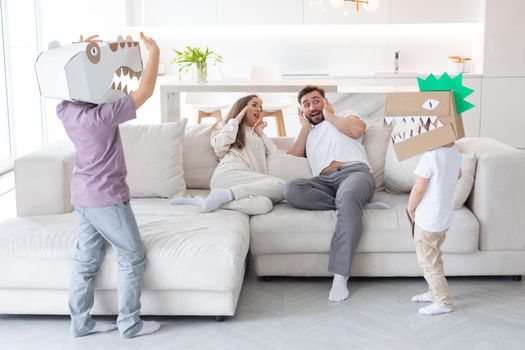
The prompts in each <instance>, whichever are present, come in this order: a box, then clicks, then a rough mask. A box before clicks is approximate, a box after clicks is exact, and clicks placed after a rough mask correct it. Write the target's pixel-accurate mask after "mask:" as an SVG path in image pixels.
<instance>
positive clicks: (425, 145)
mask: <svg viewBox="0 0 525 350" xmlns="http://www.w3.org/2000/svg"><path fill="white" fill-rule="evenodd" d="M384 115H385V124H387V125H394V130H393V132H392V135H391V142H392V143H393V144H394V150H395V152H396V155H397V158H398V159H399V160H400V161H401V160H405V159H407V158H410V157H413V156H415V155H418V154H421V153H424V152H427V151H430V150H433V149H435V148H438V147H441V146H444V145H447V144H449V143H451V142H454V141H456V140H458V139H460V138H462V137H464V136H465V132H464V130H463V121H462V119H461V115H459V114H458V113H457V112H456V104H455V101H454V93H453V92H452V91H431V92H396V93H389V94H387V98H386V104H385V114H384Z"/></svg>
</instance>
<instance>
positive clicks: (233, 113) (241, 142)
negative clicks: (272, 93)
mask: <svg viewBox="0 0 525 350" xmlns="http://www.w3.org/2000/svg"><path fill="white" fill-rule="evenodd" d="M253 98H259V96H257V95H248V96H244V97H241V98H240V99H238V100H237V101H235V103H234V104H233V106H232V107H231V108H230V111H229V112H228V115H227V116H226V119H224V120H223V123H224V124H223V125H226V124H227V123H228V122H229V121H230V119H232V118H235V117H237V115H239V113H240V112H241V111H242V109H243V108H244V107H246V105H248V102H250V101H251V100H252V99H253ZM241 124H242V123H241ZM245 145H246V131H245V130H244V128H242V127H241V125H239V130H238V131H237V136H236V137H235V142H234V143H233V145H232V146H233V147H235V148H238V149H243V148H244V146H245Z"/></svg>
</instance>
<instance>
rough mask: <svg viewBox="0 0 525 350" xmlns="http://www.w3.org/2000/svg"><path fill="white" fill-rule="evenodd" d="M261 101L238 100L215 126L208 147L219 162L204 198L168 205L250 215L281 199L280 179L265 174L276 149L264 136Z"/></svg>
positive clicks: (258, 212) (174, 202) (282, 181)
mask: <svg viewBox="0 0 525 350" xmlns="http://www.w3.org/2000/svg"><path fill="white" fill-rule="evenodd" d="M261 112H262V100H261V99H260V98H259V97H258V96H256V95H248V96H245V97H242V98H240V99H238V100H237V101H236V102H235V103H234V105H233V106H232V108H231V109H230V112H229V113H228V116H227V117H226V119H225V120H224V121H222V122H219V123H217V124H216V125H215V127H214V130H213V131H212V134H211V144H212V146H213V149H214V151H215V154H216V155H217V156H218V157H219V158H220V159H221V161H220V163H219V165H218V166H217V168H216V169H215V171H214V172H213V176H212V178H211V182H210V188H211V192H210V194H209V195H208V197H207V198H204V197H193V198H182V197H179V198H176V199H174V200H173V202H172V204H177V205H180V204H189V205H197V206H200V207H201V212H203V213H208V212H211V211H214V210H216V209H218V208H219V207H221V208H224V209H234V210H239V211H242V212H244V213H246V214H250V215H259V214H264V213H267V212H269V211H270V210H272V208H273V203H277V202H280V201H282V200H283V194H282V188H283V185H284V180H282V179H279V178H276V177H273V176H270V175H268V157H269V156H270V155H272V154H275V153H277V147H275V145H274V144H273V142H272V141H271V140H270V139H269V138H268V136H266V135H265V134H264V128H265V127H266V125H267V124H266V122H264V121H263V120H262V118H261Z"/></svg>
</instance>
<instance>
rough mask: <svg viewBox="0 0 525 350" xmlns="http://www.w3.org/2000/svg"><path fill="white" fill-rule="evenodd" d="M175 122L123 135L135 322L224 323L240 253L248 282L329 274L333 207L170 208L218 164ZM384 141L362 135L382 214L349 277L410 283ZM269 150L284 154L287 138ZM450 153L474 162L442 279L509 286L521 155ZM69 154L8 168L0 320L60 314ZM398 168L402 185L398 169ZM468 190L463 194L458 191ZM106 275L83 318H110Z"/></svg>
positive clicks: (382, 132) (288, 163) (49, 151)
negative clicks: (135, 274) (138, 266)
mask: <svg viewBox="0 0 525 350" xmlns="http://www.w3.org/2000/svg"><path fill="white" fill-rule="evenodd" d="M184 126H185V122H184V121H183V122H179V123H169V124H163V125H156V126H136V125H134V126H125V127H123V128H121V133H122V138H123V143H124V151H125V157H126V163H127V166H128V183H129V186H130V189H131V193H132V197H133V198H132V201H131V203H132V208H133V211H134V212H135V214H136V217H137V221H138V224H139V228H140V231H141V234H142V237H143V240H144V242H145V246H146V252H147V253H146V255H147V256H146V271H145V278H144V290H143V297H142V305H143V306H142V314H145V315H212V316H217V317H219V318H218V319H219V320H220V319H221V317H222V316H227V315H233V314H234V313H235V308H236V304H237V300H238V297H239V293H240V290H241V287H242V282H243V276H244V270H245V262H246V257H247V254H248V249H250V250H251V254H252V256H253V261H254V263H255V269H256V273H257V275H259V276H328V275H329V273H328V272H327V271H326V267H327V260H328V249H329V245H330V239H331V234H332V233H333V229H334V225H335V213H334V212H332V211H317V212H310V211H303V210H298V209H294V208H292V207H290V206H289V205H288V204H286V203H282V204H278V205H276V206H275V207H274V210H273V211H272V212H270V213H268V214H266V215H260V216H253V217H251V218H250V217H249V216H247V215H244V214H242V213H238V212H234V211H229V210H218V211H216V212H214V213H209V214H200V213H198V212H197V208H195V207H190V206H177V207H175V206H170V205H169V200H168V198H169V197H171V196H173V195H176V194H182V193H183V192H184V191H185V190H186V191H187V192H188V193H190V194H206V193H207V191H208V184H209V180H210V177H211V174H212V172H213V169H214V167H215V166H216V165H217V163H218V159H217V158H216V157H215V155H214V154H213V151H212V149H211V146H210V144H209V135H210V127H209V126H204V125H199V126H192V127H189V128H187V129H186V131H185V135H184V130H185V129H184ZM388 136H389V130H388V129H385V128H383V127H379V126H375V127H374V126H372V127H369V128H368V130H367V133H366V134H365V138H364V145H365V148H366V149H367V153H368V156H369V160H370V162H371V164H372V168H373V170H374V177H375V178H376V182H377V185H378V190H379V191H378V192H377V193H376V197H375V200H379V201H383V202H386V203H389V204H390V205H391V209H387V210H365V212H364V223H365V228H364V232H363V238H362V241H361V243H360V245H359V247H358V252H359V254H357V256H356V258H355V261H354V265H353V275H354V276H419V275H421V271H420V269H419V268H418V267H417V263H416V258H415V253H414V246H413V242H412V240H411V237H410V233H409V232H410V229H409V224H408V221H407V219H406V215H405V212H404V208H405V205H406V202H407V199H408V194H407V193H389V192H385V191H384V190H382V189H384V188H385V183H386V187H387V188H389V182H390V190H391V191H392V190H396V186H392V185H393V184H394V183H395V181H396V179H395V178H396V176H398V174H400V173H401V171H399V169H397V170H396V168H395V167H392V166H389V164H390V163H389V159H390V158H389V157H391V155H390V154H389V150H388V147H387V145H388ZM275 141H276V143H277V144H278V147H280V148H283V149H284V148H286V147H288V146H290V144H291V142H292V140H290V139H276V140H275ZM460 146H461V148H462V150H463V151H465V152H468V153H470V154H473V155H475V156H473V157H474V159H477V166H475V164H476V163H474V166H475V168H476V173H475V177H474V185H473V189H472V193H471V194H470V196H469V199H468V201H467V202H466V205H465V206H461V208H460V209H459V210H457V211H456V220H455V222H454V225H453V226H452V228H451V230H450V232H449V234H448V237H447V241H446V243H445V245H444V247H443V249H444V260H445V269H446V272H447V274H448V275H513V276H520V275H522V274H524V273H525V215H523V213H524V210H523V209H524V199H525V176H524V175H525V153H523V152H520V151H518V150H515V149H513V148H511V147H509V146H506V145H504V144H502V143H499V142H496V141H494V140H490V139H483V138H480V139H478V138H476V139H464V140H461V141H460ZM73 157H74V151H73V149H72V146H71V145H70V144H69V143H68V142H62V143H59V144H55V145H52V146H49V147H46V148H44V149H42V150H40V151H37V152H35V153H32V154H30V155H27V156H25V157H22V158H20V159H18V160H17V161H16V162H15V180H16V192H17V193H16V195H17V210H18V216H19V217H18V218H15V219H11V220H8V221H4V222H1V223H0V300H1V302H0V313H1V314H67V313H68V310H67V296H68V287H69V276H70V273H71V268H72V266H73V258H72V254H73V249H72V247H73V241H74V239H75V229H76V214H75V213H74V212H72V206H71V204H70V203H69V193H70V192H69V182H70V178H71V171H72V164H73ZM385 159H386V160H387V161H386V164H387V166H386V167H385ZM398 166H399V164H398ZM401 167H402V168H403V169H404V170H405V171H406V170H407V169H408V172H406V174H405V175H404V176H405V177H406V176H408V175H407V174H410V164H408V163H404V164H401ZM269 168H270V173H271V174H273V175H275V176H280V177H282V178H285V179H291V178H294V177H296V176H309V170H308V167H307V163H306V161H305V159H302V158H295V157H291V156H287V155H284V154H283V155H278V156H276V157H274V158H273V159H272V160H271V162H270V167H269ZM389 172H390V174H389ZM472 175H473V174H472ZM385 178H386V179H387V180H386V181H385ZM397 180H398V182H399V181H401V182H402V180H403V179H402V178H401V179H397ZM405 180H406V179H405ZM408 185H409V184H408ZM405 186H407V184H405ZM398 187H399V186H398ZM401 187H402V186H401ZM467 187H468V186H467ZM398 190H399V189H398ZM466 191H468V192H467V193H466V194H464V197H465V198H466V197H467V196H468V194H469V192H470V188H467V190H466ZM115 277H116V262H115V260H114V256H113V255H112V252H111V249H110V248H108V252H107V255H106V260H105V262H104V264H103V265H102V267H101V270H100V272H99V274H98V276H97V279H96V288H97V291H96V305H95V307H94V310H93V313H94V314H115V313H116V312H117V308H116V293H115V286H116V280H115Z"/></svg>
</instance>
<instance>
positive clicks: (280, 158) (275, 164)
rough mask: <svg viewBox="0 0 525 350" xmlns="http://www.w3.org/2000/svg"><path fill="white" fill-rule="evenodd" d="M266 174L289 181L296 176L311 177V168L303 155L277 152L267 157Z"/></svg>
mask: <svg viewBox="0 0 525 350" xmlns="http://www.w3.org/2000/svg"><path fill="white" fill-rule="evenodd" d="M268 174H269V175H272V176H275V177H278V178H280V179H283V180H285V181H290V180H293V179H297V178H311V177H312V170H311V169H310V164H308V160H307V159H306V158H304V157H296V156H292V155H289V154H281V153H277V154H274V155H271V156H270V157H269V158H268Z"/></svg>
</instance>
